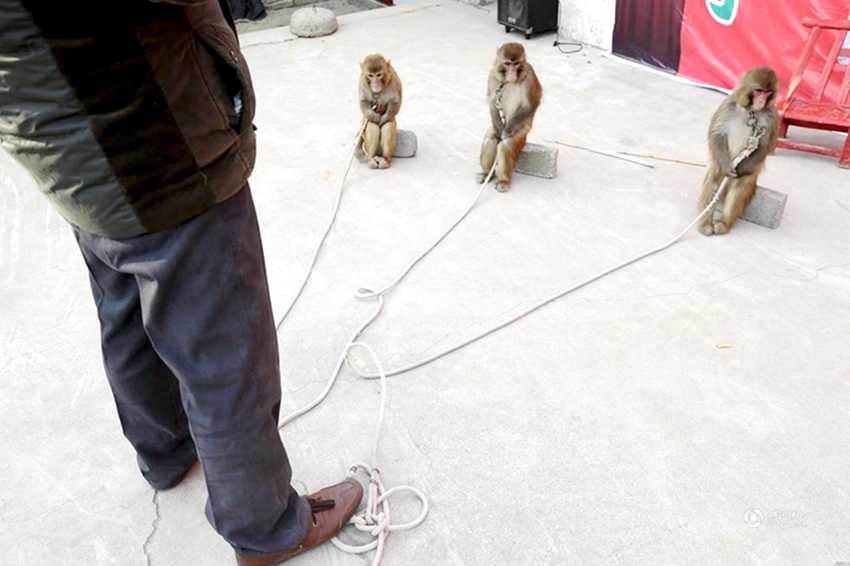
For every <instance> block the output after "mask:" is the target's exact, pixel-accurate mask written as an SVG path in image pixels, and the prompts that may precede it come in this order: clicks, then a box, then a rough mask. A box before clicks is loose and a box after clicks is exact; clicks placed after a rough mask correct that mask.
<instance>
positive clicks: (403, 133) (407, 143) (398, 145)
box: [393, 130, 419, 157]
mask: <svg viewBox="0 0 850 566" xmlns="http://www.w3.org/2000/svg"><path fill="white" fill-rule="evenodd" d="M417 149H419V145H418V143H417V140H416V134H414V133H413V132H411V131H410V130H398V132H397V136H396V142H395V152H394V153H393V157H413V156H414V155H416V150H417Z"/></svg>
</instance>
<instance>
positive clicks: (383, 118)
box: [357, 53, 401, 169]
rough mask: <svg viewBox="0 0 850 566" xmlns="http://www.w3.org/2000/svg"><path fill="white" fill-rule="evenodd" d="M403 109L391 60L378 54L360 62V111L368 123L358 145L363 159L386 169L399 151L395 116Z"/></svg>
mask: <svg viewBox="0 0 850 566" xmlns="http://www.w3.org/2000/svg"><path fill="white" fill-rule="evenodd" d="M400 108H401V80H400V79H399V78H398V74H397V73H396V72H395V69H393V66H392V65H390V62H389V61H387V60H386V59H384V57H383V56H382V55H379V54H377V53H375V54H372V55H369V56H368V57H366V59H364V60H363V62H362V63H361V64H360V111H361V112H362V113H363V120H364V121H365V123H366V125H365V127H364V129H363V134H362V135H361V136H360V142H359V143H358V146H357V155H358V158H359V159H360V160H361V161H364V160H368V164H369V167H370V168H372V169H386V168H387V167H389V166H390V164H391V163H392V160H393V154H394V153H395V144H396V135H397V132H398V129H397V125H396V121H395V117H396V114H398V111H399V109H400Z"/></svg>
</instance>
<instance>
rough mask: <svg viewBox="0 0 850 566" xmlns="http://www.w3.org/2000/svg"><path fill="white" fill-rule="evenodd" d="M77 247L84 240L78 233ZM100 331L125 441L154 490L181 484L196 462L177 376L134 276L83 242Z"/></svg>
mask: <svg viewBox="0 0 850 566" xmlns="http://www.w3.org/2000/svg"><path fill="white" fill-rule="evenodd" d="M74 234H75V236H76V237H77V239H78V241H80V240H81V239H83V240H85V239H86V236H85V234H83V233H81V232H80V231H79V230H76V229H75V230H74ZM80 250H81V251H82V253H83V258H84V259H85V262H86V266H87V267H88V269H89V280H90V282H91V288H92V295H93V296H94V301H95V304H96V306H97V313H98V318H99V319H100V327H101V348H102V350H103V365H104V369H105V370H106V376H107V378H108V380H109V385H110V387H111V388H112V395H113V397H114V398H115V405H116V407H117V409H118V418H119V420H120V421H121V428H122V429H123V431H124V436H126V437H127V440H129V441H130V443H131V444H132V445H133V447H134V448H135V449H136V455H137V460H138V463H139V468H140V469H141V471H142V475H143V476H144V477H145V479H146V480H147V481H148V482H149V483H150V484H151V485H152V486H153V487H154V488H155V489H168V488H170V487H173V486H174V485H176V484H177V483H179V482H180V480H181V479H183V477H184V476H185V475H186V473H187V472H188V471H189V468H191V467H192V465H193V464H194V463H195V462H196V461H197V457H196V456H195V444H194V442H192V437H191V436H190V435H189V427H188V424H187V422H186V415H185V413H184V412H183V405H182V403H181V400H180V388H179V385H178V383H177V380H176V379H175V377H174V375H173V374H172V373H171V371H170V370H169V369H168V367H167V366H166V365H165V364H164V363H162V360H161V359H160V358H159V356H158V355H157V353H156V352H155V351H154V349H153V347H152V346H151V343H150V340H148V336H147V334H146V333H145V330H144V328H143V326H142V314H141V305H140V300H139V287H138V285H137V284H136V278H135V277H134V276H132V275H128V274H125V273H120V272H118V271H115V270H114V269H112V268H111V267H109V266H108V265H107V264H106V263H104V262H102V261H101V260H100V259H99V258H98V257H97V256H96V255H95V254H94V253H93V252H92V250H90V249H88V248H87V247H86V246H85V245H84V243H83V242H80Z"/></svg>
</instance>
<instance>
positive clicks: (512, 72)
mask: <svg viewBox="0 0 850 566" xmlns="http://www.w3.org/2000/svg"><path fill="white" fill-rule="evenodd" d="M502 69H504V73H505V80H507V81H508V82H509V83H515V82H517V81H518V80H519V78H520V76H521V75H522V62H521V61H511V60H506V61H502Z"/></svg>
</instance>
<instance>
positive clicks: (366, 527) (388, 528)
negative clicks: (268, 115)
mask: <svg viewBox="0 0 850 566" xmlns="http://www.w3.org/2000/svg"><path fill="white" fill-rule="evenodd" d="M364 127H365V123H364ZM362 131H363V128H361V130H360V133H359V134H358V137H357V139H358V140H359V137H360V135H361V134H362ZM757 147H758V138H757V137H753V138H750V140H749V143H748V146H747V147H746V148H745V149H744V150H743V151H742V152H741V154H740V155H738V157H737V158H736V159H735V160H734V161H733V166H737V165H738V164H739V163H740V162H741V161H742V160H743V159H745V158H746V157H747V156H749V155H750V154H751V153H752V152H753V151H755V149H756V148H757ZM355 152H356V147H355ZM353 158H354V152H353V153H352V156H351V159H349V162H348V167H347V168H346V171H345V175H343V178H342V181H341V182H340V189H339V192H338V194H337V198H336V203H335V205H334V210H333V213H332V216H331V220H330V222H329V223H328V227H327V229H326V230H325V232H324V234H323V235H322V238H321V240H320V242H319V244H318V246H317V247H316V252H315V253H314V255H313V260H312V262H311V264H310V268H309V270H308V273H307V274H306V275H305V277H304V279H303V281H302V284H301V287H300V288H299V290H298V292H297V293H296V295H295V298H294V299H293V301H292V303H290V305H289V307H288V308H287V309H286V311H285V313H284V315H283V317H282V318H281V321H280V322H279V323H278V327H280V324H281V323H282V322H283V319H284V318H285V317H286V315H287V314H288V313H289V311H290V310H291V308H292V305H293V304H294V303H295V300H297V298H298V296H299V295H300V293H301V291H302V290H303V288H304V286H305V285H306V282H307V279H308V278H309V275H310V273H309V272H310V271H311V270H312V268H313V265H314V264H315V260H316V257H317V256H318V252H319V249H320V248H321V246H322V244H323V243H324V240H325V238H326V237H327V234H328V233H329V232H330V228H331V226H332V225H333V223H334V220H335V219H336V214H337V211H338V209H339V203H340V200H341V195H342V187H343V184H344V182H345V179H346V177H347V175H348V171H349V170H350V168H351V162H352V160H353ZM495 168H496V167H495V164H494V165H493V167H492V168H491V169H490V172H489V173H488V174H487V176H486V178H485V179H484V181H483V182H482V183H481V187H480V188H479V190H478V193H477V194H476V195H475V198H474V199H473V200H472V202H471V203H470V205H469V206H468V207H467V209H466V210H465V211H464V212H463V213H462V214H461V215H460V216H459V217H458V219H457V220H456V221H455V222H454V223H453V224H452V225H451V226H450V227H449V228H448V229H447V230H446V231H445V232H444V233H443V234H442V235H440V237H438V238H437V239H436V240H435V241H434V243H433V244H431V246H429V247H428V248H427V249H426V250H425V251H424V252H423V253H421V254H420V255H419V256H417V257H416V258H415V259H414V260H413V261H412V262H411V263H410V264H409V265H408V266H407V267H406V268H405V269H404V270H403V272H402V273H401V275H399V276H398V277H397V278H396V279H394V280H393V281H392V282H391V283H390V284H388V285H387V286H385V287H384V288H383V289H382V290H380V291H371V290H369V289H366V288H360V289H358V291H357V293H355V296H356V297H357V298H360V299H370V298H377V304H376V307H375V310H374V311H373V312H372V314H371V315H370V316H369V317H368V318H367V319H366V320H365V321H364V322H363V323H362V324H361V325H360V326H359V327H358V328H357V329H356V330H355V331H354V333H353V334H352V335H351V337H350V338H349V340H348V342H347V343H346V345H345V347H344V348H343V351H342V353H341V354H340V357H339V359H338V361H337V364H336V366H335V368H334V371H333V374H332V375H331V377H330V379H329V380H328V382H327V384H326V386H325V388H324V390H323V391H322V392H321V393H320V394H319V396H318V397H317V398H316V399H315V400H314V401H313V402H311V403H310V404H308V405H307V406H305V407H303V408H302V409H299V410H297V411H295V412H294V413H292V414H290V415H289V416H288V417H286V418H285V419H283V420H282V421H281V422H280V425H279V427H278V428H279V429H282V428H283V427H284V426H286V425H287V424H288V423H290V422H292V421H293V420H295V419H297V418H298V417H300V416H302V415H304V414H305V413H307V412H309V411H310V410H312V409H313V408H315V407H316V406H317V405H318V404H319V403H321V402H322V401H323V400H324V399H325V397H327V395H328V393H330V390H331V389H332V388H333V385H334V383H335V382H336V378H337V376H338V375H339V372H340V370H341V369H342V365H343V363H345V364H346V365H349V367H351V369H352V370H353V371H354V372H355V373H357V374H358V375H359V376H361V377H364V378H380V380H381V407H380V410H379V414H378V423H377V427H376V432H375V442H374V445H373V450H372V465H371V466H369V465H367V464H363V463H358V464H355V465H354V466H352V468H351V469H350V472H349V476H353V475H354V474H355V473H356V472H357V471H358V470H363V471H365V472H366V473H367V474H369V476H370V480H369V487H368V490H367V491H368V493H367V499H366V507H365V509H364V510H363V511H362V512H361V513H358V514H356V515H354V516H352V517H351V519H350V520H349V523H350V524H352V525H354V527H355V528H356V529H358V530H360V531H362V532H368V533H370V534H371V535H372V536H374V537H376V539H375V540H373V541H371V542H369V543H366V544H364V545H361V546H353V545H349V544H347V543H344V542H342V541H341V540H339V539H338V538H337V537H333V538H332V539H331V542H332V543H333V544H334V545H335V546H336V547H337V548H339V549H340V550H343V551H345V552H350V553H354V554H360V553H364V552H369V551H371V550H376V553H375V557H374V560H373V562H372V566H378V564H380V561H381V559H382V557H383V552H384V546H385V543H386V539H387V536H388V535H389V533H390V532H393V531H401V530H408V529H412V528H414V527H416V526H418V525H419V524H421V523H422V521H424V520H425V517H426V516H427V515H428V511H429V504H428V499H427V497H425V494H424V493H422V492H421V491H420V490H418V489H416V488H413V487H410V486H400V487H394V488H392V489H389V490H387V489H386V488H385V487H384V484H383V482H382V481H381V477H380V472H379V470H378V468H377V466H376V462H377V450H378V443H379V440H380V433H381V426H382V424H383V419H384V412H385V406H386V390H387V386H386V378H387V377H389V376H392V375H398V374H400V373H404V372H406V371H409V370H412V369H414V368H418V367H421V366H423V365H425V364H427V363H429V362H432V361H434V360H436V359H437V358H440V357H442V356H444V355H446V354H448V353H450V352H454V351H455V350H458V349H460V348H462V347H464V346H466V345H468V344H471V343H472V342H475V341H476V340H479V339H481V338H483V337H484V336H487V335H488V334H491V333H493V332H495V331H496V330H499V329H501V328H504V327H505V326H507V325H509V324H512V323H513V322H516V321H517V320H519V319H521V318H523V317H524V316H527V315H528V314H530V313H532V312H534V311H535V310H537V309H539V308H540V307H542V306H544V305H546V304H548V303H550V302H552V301H554V300H556V299H558V298H560V297H563V296H564V295H566V294H568V293H571V292H573V291H575V290H576V289H579V288H581V287H583V286H585V285H587V284H589V283H592V282H593V281H596V280H597V279H600V278H602V277H604V276H605V275H608V274H609V273H612V272H614V271H617V270H618V269H621V268H623V267H625V266H627V265H629V264H632V263H634V262H636V261H639V260H641V259H643V258H645V257H648V256H650V255H653V254H655V253H657V252H659V251H661V250H664V249H666V248H668V247H670V246H671V245H673V244H674V243H675V242H677V241H678V240H680V239H681V238H682V237H683V236H684V235H685V234H686V233H687V232H688V231H689V230H691V228H693V227H694V226H695V225H696V224H697V222H699V221H700V220H701V219H702V218H703V216H705V215H706V214H707V213H708V211H709V210H714V206H715V205H716V203H717V202H718V200H719V199H720V197H721V196H722V194H723V191H724V190H725V188H726V185H727V183H728V178H726V177H724V179H723V182H722V183H721V185H720V187H719V188H718V190H717V192H716V193H715V194H714V196H713V198H712V200H711V202H710V203H709V204H708V206H706V207H705V209H703V210H702V211H701V212H700V214H699V215H698V216H697V217H696V218H695V219H694V220H693V221H692V222H691V223H690V224H689V225H688V226H687V228H685V229H684V230H682V232H680V233H679V234H678V235H677V236H676V237H674V238H673V239H672V240H670V241H669V242H667V243H665V244H662V245H661V246H658V247H656V248H653V249H651V250H650V251H648V252H644V253H642V254H639V255H637V256H635V257H633V258H631V259H628V260H626V261H624V262H621V263H619V264H617V265H615V266H613V267H610V268H608V269H605V270H603V271H601V272H600V273H598V274H597V275H594V276H593V277H589V278H587V279H585V280H584V281H581V282H579V283H578V284H576V285H573V286H572V287H569V288H567V289H565V290H563V291H560V292H558V293H556V294H554V295H552V296H551V297H549V298H547V299H544V300H542V301H540V302H538V303H537V304H535V305H533V306H531V307H530V308H528V309H526V310H525V311H523V312H521V313H520V314H518V315H516V316H514V317H512V318H511V319H509V320H507V321H506V322H503V323H501V324H499V325H496V326H494V327H492V328H490V329H489V330H485V331H484V332H481V333H479V334H477V335H475V336H473V337H472V338H469V339H467V340H464V341H462V342H460V343H459V344H457V345H455V346H452V347H450V348H447V349H445V350H443V351H442V352H439V353H437V354H434V355H432V356H429V357H428V358H425V359H424V360H420V361H419V362H416V363H413V364H410V365H408V366H405V367H402V368H399V369H397V370H394V371H392V372H386V371H385V370H384V368H383V364H382V363H381V361H380V359H379V358H378V356H377V355H376V354H375V352H374V351H373V350H372V349H371V348H370V347H369V346H368V345H367V344H365V343H362V342H357V341H356V340H357V338H358V337H359V336H360V334H361V333H362V332H363V331H364V330H365V329H366V328H367V327H368V326H369V325H370V324H371V323H372V322H373V321H374V320H375V318H376V317H377V316H378V314H380V312H381V309H382V308H383V304H384V298H383V293H385V292H386V291H387V290H389V289H391V288H392V287H394V286H395V285H396V284H398V283H399V282H400V281H401V280H402V279H403V278H404V277H405V275H407V273H408V272H409V271H410V270H411V269H412V268H413V266H414V265H416V263H418V262H419V261H420V260H421V259H422V258H423V257H425V255H427V254H428V253H429V252H430V251H431V250H433V249H434V248H435V247H436V246H437V245H438V244H439V243H440V242H441V241H442V240H443V239H444V238H445V237H446V236H447V235H448V234H449V233H450V232H451V231H452V230H453V229H454V228H455V227H456V226H457V225H458V224H459V223H460V222H461V221H462V220H463V219H464V218H465V217H466V215H467V214H469V212H470V211H471V210H472V208H473V206H475V203H476V202H477V201H478V199H479V197H480V195H481V193H482V191H483V189H484V187H485V186H486V185H487V183H488V182H489V180H490V178H491V177H492V175H493V173H494V171H495ZM354 348H363V349H365V350H366V351H367V353H368V354H369V356H370V357H371V358H372V361H373V363H374V364H375V368H376V373H373V374H368V373H365V372H362V371H359V370H358V369H356V368H354V367H353V366H352V365H351V364H350V362H349V360H348V352H349V351H350V350H352V349H354ZM404 491H407V492H410V493H413V494H414V495H415V496H416V497H418V498H419V500H420V501H421V503H422V511H421V512H420V514H419V515H418V516H417V517H416V518H415V519H414V520H412V521H410V522H408V523H404V524H396V525H393V524H392V522H391V512H390V506H389V497H390V496H391V495H393V494H396V493H401V492H404ZM379 506H380V509H379Z"/></svg>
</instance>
